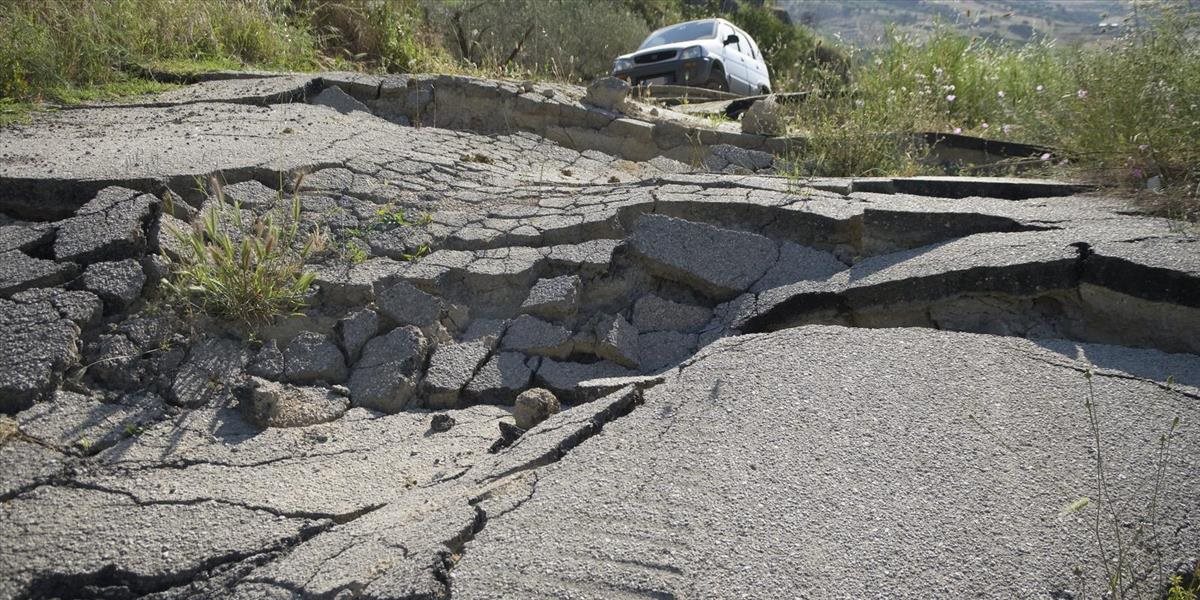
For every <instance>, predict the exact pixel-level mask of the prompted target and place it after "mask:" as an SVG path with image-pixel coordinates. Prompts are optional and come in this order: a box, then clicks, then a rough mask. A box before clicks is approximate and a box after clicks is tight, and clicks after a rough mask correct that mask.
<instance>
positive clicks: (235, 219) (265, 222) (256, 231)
mask: <svg viewBox="0 0 1200 600" xmlns="http://www.w3.org/2000/svg"><path fill="white" fill-rule="evenodd" d="M297 187H299V186H297ZM211 191H212V193H213V195H214V197H215V199H216V202H215V203H214V206H213V208H212V210H208V211H206V213H205V214H204V215H203V216H202V217H201V219H200V221H199V222H197V224H196V226H194V227H193V228H192V229H190V230H188V231H183V232H175V234H176V235H177V237H178V238H179V240H180V241H181V242H182V244H183V245H184V247H185V248H186V253H185V254H184V255H183V256H181V257H180V258H179V259H177V261H176V264H175V265H174V276H173V277H172V278H171V279H170V280H169V281H168V282H166V285H167V286H168V290H169V291H171V292H173V293H174V294H175V295H176V296H177V297H179V298H181V299H183V300H184V301H186V302H188V303H189V304H190V305H191V306H194V307H196V308H198V309H200V310H202V311H204V312H207V313H210V314H212V315H214V316H217V317H220V318H223V319H227V320H231V321H237V322H241V323H244V324H247V325H255V324H260V323H264V322H267V321H269V320H270V319H272V318H274V317H275V316H277V315H280V314H286V313H290V312H294V311H296V310H298V309H300V308H301V307H303V306H304V305H305V300H306V298H307V296H308V291H309V287H310V286H311V285H312V282H313V278H314V275H313V274H312V273H310V272H307V271H305V269H304V261H305V259H306V258H307V257H308V256H309V255H310V254H311V253H313V252H315V251H320V250H321V249H322V248H323V247H324V245H325V239H324V235H325V234H323V233H322V232H320V231H313V232H311V233H309V234H308V235H307V237H306V239H305V240H303V241H301V240H300V232H299V224H300V197H299V195H294V196H293V197H292V201H291V206H290V211H289V212H288V213H287V214H286V215H283V216H282V218H278V217H279V216H278V215H276V214H274V213H273V212H272V213H268V214H267V215H265V216H262V217H258V218H256V219H255V221H254V223H252V224H251V223H244V222H243V217H242V211H241V207H240V206H238V204H237V203H236V202H235V203H233V204H229V203H227V202H226V201H225V198H224V194H223V193H222V191H221V187H220V185H217V184H215V183H214V184H213V185H212V186H211ZM280 200H281V201H282V193H281V194H280ZM281 204H282V202H281Z"/></svg>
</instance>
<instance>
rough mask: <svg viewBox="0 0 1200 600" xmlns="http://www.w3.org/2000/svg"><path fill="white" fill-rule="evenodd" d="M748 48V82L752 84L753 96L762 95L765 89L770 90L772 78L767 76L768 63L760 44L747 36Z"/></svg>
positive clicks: (751, 91)
mask: <svg viewBox="0 0 1200 600" xmlns="http://www.w3.org/2000/svg"><path fill="white" fill-rule="evenodd" d="M745 40H746V44H745V45H746V46H748V47H749V48H750V59H749V60H747V61H746V80H747V81H748V82H749V84H750V91H749V93H750V94H751V95H754V94H761V93H762V91H763V90H764V89H770V87H771V77H770V75H768V74H767V61H766V59H764V58H763V55H762V51H761V50H759V49H758V43H757V42H755V41H754V40H753V39H752V38H751V37H750V36H746V38H745Z"/></svg>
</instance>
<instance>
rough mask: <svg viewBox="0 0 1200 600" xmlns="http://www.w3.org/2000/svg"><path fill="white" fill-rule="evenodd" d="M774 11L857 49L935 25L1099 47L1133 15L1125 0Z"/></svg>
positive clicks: (876, 2) (826, 1) (940, 2)
mask: <svg viewBox="0 0 1200 600" xmlns="http://www.w3.org/2000/svg"><path fill="white" fill-rule="evenodd" d="M776 6H777V7H778V8H782V9H784V10H786V11H787V12H788V14H789V15H790V16H791V18H792V20H793V21H794V22H796V23H802V24H805V25H809V26H810V27H813V28H814V29H816V30H817V31H818V32H819V33H821V34H822V35H825V36H828V37H834V38H838V37H840V38H841V39H842V40H843V41H846V42H849V43H851V44H854V45H857V46H872V45H874V44H876V43H877V42H878V40H879V39H880V36H882V34H883V33H884V31H885V30H886V28H887V27H888V26H889V25H892V24H895V25H896V26H897V27H898V28H899V29H900V30H901V31H905V32H913V33H920V32H927V31H930V30H932V28H933V27H934V26H935V24H936V23H939V22H940V23H945V24H950V25H954V26H955V27H956V28H958V29H960V30H961V31H963V32H964V33H970V34H974V35H982V36H986V37H990V38H998V39H1004V40H1010V41H1016V42H1023V41H1028V40H1030V39H1035V38H1038V37H1041V36H1045V37H1047V38H1050V39H1057V40H1060V41H1067V42H1075V41H1079V42H1089V41H1099V40H1103V39H1108V38H1111V37H1113V36H1114V35H1115V34H1116V33H1117V31H1118V30H1119V28H1120V24H1121V23H1122V21H1123V19H1125V17H1127V16H1129V15H1130V14H1131V12H1132V10H1133V3H1132V2H1129V1H1128V0H961V1H957V0H956V1H951V0H857V1H855V2H841V1H836V0H782V1H780V2H777V3H776ZM1102 23H1106V24H1109V26H1108V27H1102V26H1101V24H1102ZM1113 23H1116V24H1117V26H1115V27H1114V26H1112V25H1111V24H1113Z"/></svg>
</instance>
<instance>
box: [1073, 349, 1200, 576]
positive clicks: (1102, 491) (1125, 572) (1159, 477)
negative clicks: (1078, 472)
mask: <svg viewBox="0 0 1200 600" xmlns="http://www.w3.org/2000/svg"><path fill="white" fill-rule="evenodd" d="M1084 377H1085V379H1086V380H1087V397H1086V399H1085V401H1084V408H1085V409H1086V411H1087V418H1088V427H1089V430H1090V433H1091V437H1092V444H1093V445H1094V447H1093V451H1094V453H1095V471H1096V473H1095V481H1096V483H1095V489H1094V492H1095V498H1094V499H1088V498H1083V499H1080V500H1078V501H1076V502H1075V503H1074V504H1072V505H1071V507H1070V508H1068V510H1067V512H1076V511H1078V510H1082V509H1083V508H1085V507H1087V506H1089V505H1090V506H1093V508H1094V510H1095V518H1094V521H1093V523H1092V531H1093V534H1094V535H1095V538H1096V547H1097V550H1098V551H1099V553H1100V562H1101V565H1102V566H1103V569H1104V579H1105V583H1106V588H1107V589H1106V590H1105V591H1106V595H1105V597H1107V598H1112V599H1114V600H1133V599H1143V598H1145V599H1157V598H1162V596H1163V594H1164V593H1165V594H1166V595H1167V596H1168V598H1169V599H1171V600H1176V599H1178V600H1189V599H1190V600H1195V593H1196V591H1197V586H1200V581H1197V579H1196V578H1192V581H1191V582H1185V581H1184V580H1183V579H1182V578H1181V577H1179V576H1178V575H1173V576H1168V575H1167V574H1168V573H1169V569H1170V566H1169V565H1167V564H1166V562H1165V557H1164V556H1163V554H1162V546H1161V544H1160V543H1159V541H1158V538H1159V535H1158V529H1159V525H1160V523H1159V521H1158V519H1159V508H1160V506H1161V501H1162V500H1163V498H1164V496H1165V495H1166V494H1167V492H1169V490H1168V489H1167V488H1166V487H1165V481H1166V475H1167V465H1168V463H1169V461H1170V457H1171V443H1172V441H1174V437H1175V434H1176V431H1177V430H1178V428H1179V422H1180V418H1179V416H1178V415H1176V416H1175V417H1174V418H1173V419H1172V420H1171V423H1170V425H1168V426H1167V428H1166V430H1165V431H1164V432H1163V433H1161V434H1160V435H1159V438H1158V448H1157V449H1156V456H1155V472H1154V487H1153V490H1152V491H1151V496H1150V502H1149V506H1147V513H1148V514H1147V515H1146V518H1145V519H1144V520H1141V522H1139V523H1138V524H1137V525H1136V526H1135V527H1133V528H1132V530H1131V531H1128V532H1127V531H1126V529H1127V527H1126V525H1125V524H1124V521H1123V519H1122V517H1121V513H1120V511H1119V510H1118V508H1117V506H1116V502H1115V501H1114V497H1113V494H1112V493H1111V491H1110V489H1109V478H1108V473H1107V472H1106V466H1105V457H1104V452H1103V444H1102V442H1103V440H1102V436H1101V434H1100V417H1099V407H1098V406H1097V401H1096V391H1095V386H1094V384H1093V381H1092V380H1093V377H1094V374H1093V372H1092V370H1091V369H1088V370H1086V371H1084ZM1172 384H1173V379H1172V378H1168V379H1167V389H1168V390H1169V389H1170V387H1171V385H1172ZM1106 533H1107V534H1109V535H1110V536H1111V540H1112V544H1111V545H1110V544H1108V543H1106V542H1105V537H1106ZM1193 568H1195V569H1200V563H1198V564H1197V565H1195V566H1194V567H1193ZM1147 569H1149V570H1151V571H1152V572H1147ZM1189 594H1190V596H1189Z"/></svg>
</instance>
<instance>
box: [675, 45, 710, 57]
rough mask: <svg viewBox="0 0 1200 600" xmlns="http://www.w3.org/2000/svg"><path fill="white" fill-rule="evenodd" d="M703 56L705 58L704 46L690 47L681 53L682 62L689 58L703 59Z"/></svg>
mask: <svg viewBox="0 0 1200 600" xmlns="http://www.w3.org/2000/svg"><path fill="white" fill-rule="evenodd" d="M703 56H704V46H688V47H687V48H684V49H683V52H680V53H679V58H680V60H687V59H689V58H701V57H703Z"/></svg>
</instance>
